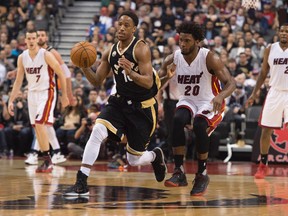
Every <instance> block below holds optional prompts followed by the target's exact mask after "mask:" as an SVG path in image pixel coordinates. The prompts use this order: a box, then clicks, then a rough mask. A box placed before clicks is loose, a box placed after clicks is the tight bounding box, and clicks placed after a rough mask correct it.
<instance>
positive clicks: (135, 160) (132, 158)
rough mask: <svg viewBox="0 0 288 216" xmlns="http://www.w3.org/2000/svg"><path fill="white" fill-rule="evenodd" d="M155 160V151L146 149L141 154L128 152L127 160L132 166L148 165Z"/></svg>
mask: <svg viewBox="0 0 288 216" xmlns="http://www.w3.org/2000/svg"><path fill="white" fill-rule="evenodd" d="M154 160H155V153H154V152H153V151H145V152H144V154H143V155H141V156H136V155H132V154H130V153H128V152H127V161H128V162H129V164H130V165H131V166H140V165H148V164H151V162H152V161H154Z"/></svg>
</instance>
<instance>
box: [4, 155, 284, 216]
mask: <svg viewBox="0 0 288 216" xmlns="http://www.w3.org/2000/svg"><path fill="white" fill-rule="evenodd" d="M79 164H80V161H67V162H65V163H63V164H62V165H61V166H55V167H54V170H53V172H52V173H51V174H36V173H35V168H36V167H35V166H26V165H25V164H24V158H18V159H0V170H1V172H0V182H1V187H0V215H1V216H2V215H3V216H6V215H7V216H10V215H11V216H14V215H19V216H20V215H21V216H42V215H43V216H44V215H45V216H48V215H51V216H58V215H60V216H68V215H69V216H90V215H93V216H95V215H109V216H116V215H129V216H135V215H141V216H142V215H143V216H146V215H153V216H154V215H159V216H160V215H161V216H162V215H169V216H183V215H189V216H190V215H201V216H205V215H207V216H217V215H221V216H222V215H229V216H232V215H244V216H250V215H253V216H254V215H261V216H264V215H273V216H274V215H276V216H282V215H288V181H287V176H288V167H287V165H271V166H270V172H269V176H268V177H267V178H266V179H265V180H257V181H256V180H254V178H253V174H254V172H255V170H256V169H257V166H256V165H255V164H254V163H250V162H230V163H228V164H224V163H223V162H211V163H209V164H208V173H209V176H210V185H209V187H208V190H207V192H206V194H205V195H204V196H203V197H191V196H190V195H189V194H190V190H191V187H192V180H193V178H194V174H193V173H194V172H195V170H196V165H197V163H195V162H192V161H188V162H186V163H185V168H186V170H187V178H188V181H189V185H188V187H180V188H166V187H165V186H164V185H163V183H158V182H156V180H155V179H154V174H153V172H152V170H151V167H150V166H143V167H128V169H127V171H119V170H108V169H107V162H104V161H100V162H97V163H96V164H95V166H94V168H93V170H92V172H91V176H90V177H89V180H88V182H89V186H90V194H91V195H90V197H89V198H87V199H86V198H77V199H76V198H73V199H67V198H65V197H63V196H62V194H61V192H62V191H64V190H65V188H67V187H68V186H70V185H72V184H74V182H75V175H76V172H77V170H78V168H79ZM168 169H169V173H168V174H167V176H166V178H167V177H170V176H171V172H172V170H173V164H168Z"/></svg>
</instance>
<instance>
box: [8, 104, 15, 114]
mask: <svg viewBox="0 0 288 216" xmlns="http://www.w3.org/2000/svg"><path fill="white" fill-rule="evenodd" d="M8 112H9V114H10V115H11V116H14V104H13V101H9V103H8Z"/></svg>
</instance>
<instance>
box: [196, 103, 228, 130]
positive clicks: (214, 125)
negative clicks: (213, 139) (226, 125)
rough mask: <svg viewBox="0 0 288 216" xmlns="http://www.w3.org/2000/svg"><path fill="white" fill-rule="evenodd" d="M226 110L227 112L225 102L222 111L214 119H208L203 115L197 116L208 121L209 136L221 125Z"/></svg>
mask: <svg viewBox="0 0 288 216" xmlns="http://www.w3.org/2000/svg"><path fill="white" fill-rule="evenodd" d="M224 110H225V102H223V104H222V109H221V111H220V112H219V113H218V114H216V115H214V116H213V117H212V119H208V118H207V117H206V116H204V115H201V114H198V115H197V116H199V117H202V118H204V119H205V120H206V121H207V123H208V126H209V129H208V131H207V134H210V133H212V132H213V131H214V130H215V129H216V128H217V126H218V125H219V124H220V122H221V121H222V120H223V115H222V114H223V112H224Z"/></svg>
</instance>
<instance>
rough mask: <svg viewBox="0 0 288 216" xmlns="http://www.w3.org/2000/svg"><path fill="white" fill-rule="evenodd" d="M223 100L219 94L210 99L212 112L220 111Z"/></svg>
mask: <svg viewBox="0 0 288 216" xmlns="http://www.w3.org/2000/svg"><path fill="white" fill-rule="evenodd" d="M223 100H224V98H223V97H222V96H221V95H220V94H218V95H217V96H216V97H214V98H213V99H212V101H211V103H212V104H213V112H214V113H215V114H217V113H218V112H220V111H221V109H222V104H223Z"/></svg>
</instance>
